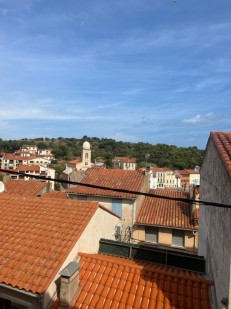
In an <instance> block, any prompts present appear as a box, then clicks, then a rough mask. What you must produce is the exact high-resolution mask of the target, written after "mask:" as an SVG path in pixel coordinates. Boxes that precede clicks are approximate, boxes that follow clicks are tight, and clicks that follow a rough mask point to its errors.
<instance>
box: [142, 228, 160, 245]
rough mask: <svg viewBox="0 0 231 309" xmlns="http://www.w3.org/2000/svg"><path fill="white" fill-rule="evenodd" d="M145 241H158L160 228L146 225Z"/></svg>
mask: <svg viewBox="0 0 231 309" xmlns="http://www.w3.org/2000/svg"><path fill="white" fill-rule="evenodd" d="M145 241H148V242H153V243H157V242H158V228H157V227H154V226H145Z"/></svg>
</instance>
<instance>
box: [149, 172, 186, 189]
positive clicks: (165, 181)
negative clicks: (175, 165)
mask: <svg viewBox="0 0 231 309" xmlns="http://www.w3.org/2000/svg"><path fill="white" fill-rule="evenodd" d="M149 175H150V189H173V188H180V184H181V179H180V176H179V175H178V174H176V173H175V172H174V171H172V170H171V169H169V168H166V167H152V168H150V170H149Z"/></svg>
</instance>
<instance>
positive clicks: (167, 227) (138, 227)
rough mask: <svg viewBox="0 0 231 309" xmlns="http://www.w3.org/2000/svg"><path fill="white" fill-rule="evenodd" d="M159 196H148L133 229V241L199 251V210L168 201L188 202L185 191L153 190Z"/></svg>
mask: <svg viewBox="0 0 231 309" xmlns="http://www.w3.org/2000/svg"><path fill="white" fill-rule="evenodd" d="M150 193H151V194H155V195H158V196H160V197H148V196H145V198H144V200H143V203H142V205H141V208H140V211H139V213H138V215H137V217H136V220H135V225H134V227H133V230H134V231H133V239H134V240H136V241H138V242H143V241H144V242H148V243H151V244H155V245H164V246H169V247H173V248H176V249H184V250H189V251H193V252H196V251H197V248H198V211H195V210H196V207H194V206H192V205H191V204H188V203H186V202H179V201H177V200H172V199H164V198H161V197H168V198H179V199H188V198H189V195H188V194H187V193H186V192H182V191H177V190H162V189H157V190H150Z"/></svg>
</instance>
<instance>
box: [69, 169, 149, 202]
mask: <svg viewBox="0 0 231 309" xmlns="http://www.w3.org/2000/svg"><path fill="white" fill-rule="evenodd" d="M144 179H145V176H144V174H143V173H141V172H140V171H124V170H119V169H101V168H100V169H98V168H90V169H88V170H87V172H86V174H85V176H84V178H83V179H82V181H81V183H86V184H94V185H98V186H102V187H109V188H115V189H124V190H131V191H141V188H142V185H143V182H144ZM66 192H68V193H74V194H81V195H101V196H113V197H119V198H136V195H135V194H131V193H122V192H115V191H109V190H103V189H95V188H89V187H84V186H77V187H74V188H70V189H68V190H67V191H66Z"/></svg>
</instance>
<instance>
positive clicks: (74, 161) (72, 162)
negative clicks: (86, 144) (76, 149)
mask: <svg viewBox="0 0 231 309" xmlns="http://www.w3.org/2000/svg"><path fill="white" fill-rule="evenodd" d="M81 162H82V161H81V160H77V159H76V160H72V161H69V162H68V163H71V164H78V163H81Z"/></svg>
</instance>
